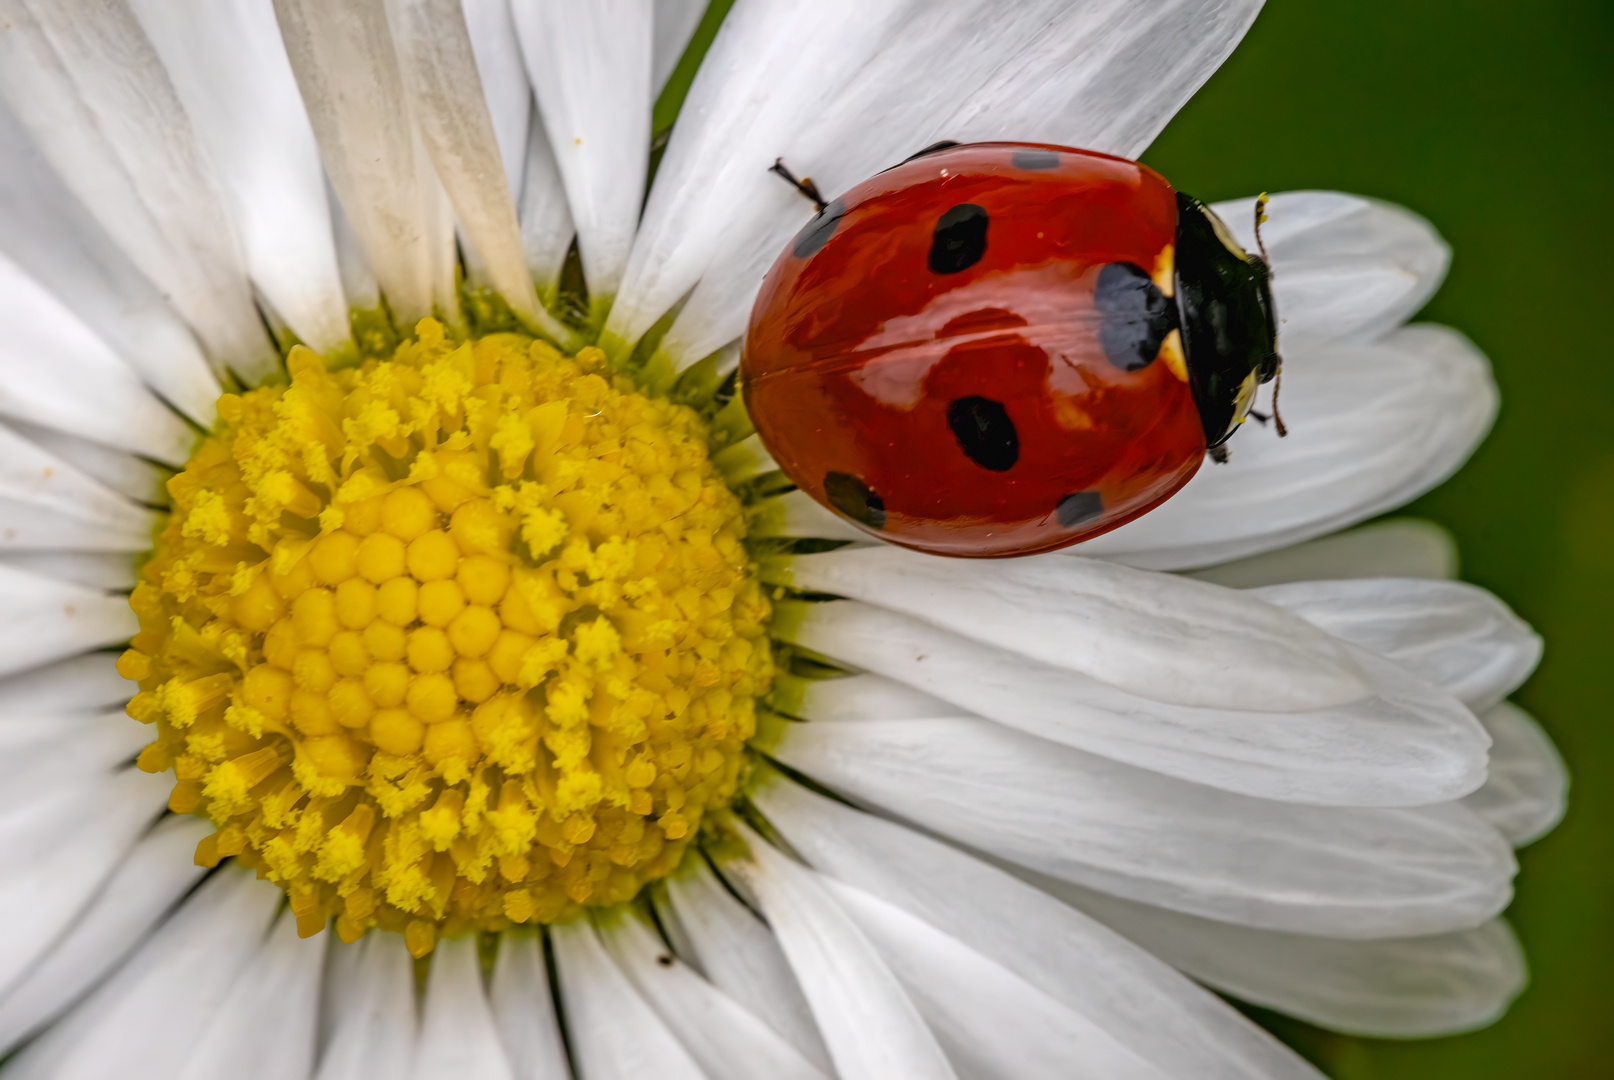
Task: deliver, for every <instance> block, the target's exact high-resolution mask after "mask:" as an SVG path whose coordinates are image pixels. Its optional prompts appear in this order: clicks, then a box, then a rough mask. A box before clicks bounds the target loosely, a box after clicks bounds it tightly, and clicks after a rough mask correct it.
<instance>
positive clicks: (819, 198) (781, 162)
mask: <svg viewBox="0 0 1614 1080" xmlns="http://www.w3.org/2000/svg"><path fill="white" fill-rule="evenodd" d="M768 171H769V172H771V173H778V174H779V175H780V176H782V177H784V180H785V183H787V184H789V185H790V186H791V187H793V188H795V189H796V190H797V191H799V192H801V195H802V198H804V199H810V200H812V204H813V205H814V206H815V207H817V208H818V211H819V213H823V211H824V207H826V206H828V205H829V203H828V202H827V201H826V200H825V199H824V196H823V195H822V194H820V193H819V190H818V185H817V184H815V183H813V178H812V177H810V176H804V177H802V178H801V179H800V180H797V179H796V174H795V173H793V172H791V171H790V170H789V169H787V168H785V159H784V158H774V159H773V166H772V167H771V168H770V169H769V170H768Z"/></svg>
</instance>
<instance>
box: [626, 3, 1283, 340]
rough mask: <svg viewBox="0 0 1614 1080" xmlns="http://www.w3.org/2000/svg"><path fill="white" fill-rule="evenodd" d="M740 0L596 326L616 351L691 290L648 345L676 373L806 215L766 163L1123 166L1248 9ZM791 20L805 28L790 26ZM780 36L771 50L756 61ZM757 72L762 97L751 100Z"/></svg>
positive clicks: (874, 167) (721, 325) (726, 319)
mask: <svg viewBox="0 0 1614 1080" xmlns="http://www.w3.org/2000/svg"><path fill="white" fill-rule="evenodd" d="M752 7H753V8H754V9H756V10H754V11H753V10H747V11H744V12H741V11H735V12H731V13H730V15H729V18H728V20H726V22H725V25H724V27H723V29H722V31H721V32H720V33H719V35H718V39H717V41H716V42H714V44H713V48H712V51H711V52H710V53H708V56H707V61H706V63H704V64H703V65H702V70H701V72H700V74H699V75H698V76H697V79H696V83H695V85H694V86H693V87H692V88H691V91H690V96H689V99H688V100H687V101H686V105H685V113H684V115H685V116H690V115H691V112H692V110H691V106H694V109H693V117H694V118H698V119H695V120H694V122H692V123H690V124H689V128H690V130H689V133H688V134H686V133H685V131H684V130H683V127H684V126H683V125H680V129H679V130H678V131H677V132H676V133H675V135H674V138H673V140H672V142H671V143H670V144H669V146H668V153H667V157H666V159H664V160H663V162H662V166H661V170H660V171H659V172H658V175H657V184H656V188H657V190H656V191H653V192H652V193H651V199H650V202H649V204H648V205H647V207H646V213H645V222H646V228H647V235H646V236H645V237H644V239H642V240H641V241H640V242H639V245H638V246H639V247H642V248H643V249H644V252H643V254H642V255H641V254H640V253H639V252H638V251H636V253H635V257H634V267H633V270H632V271H630V274H631V275H632V276H631V277H630V285H629V286H627V287H625V288H624V297H625V303H628V304H629V305H630V306H629V307H628V309H627V310H625V311H624V312H623V317H622V318H620V319H616V318H614V319H613V321H612V325H611V330H612V331H613V332H614V333H615V334H616V335H618V336H619V337H621V338H622V339H623V340H624V341H628V342H631V341H633V340H634V339H635V338H637V337H638V335H639V334H641V333H643V331H644V330H645V329H646V328H647V327H648V326H649V325H650V323H651V322H653V321H654V320H655V319H656V318H658V317H659V316H660V315H661V314H662V313H663V312H664V311H666V310H667V309H668V308H670V307H671V306H672V304H673V302H675V301H676V300H677V299H678V298H679V297H681V296H682V295H684V294H685V293H686V292H688V291H689V289H690V286H691V285H694V284H695V282H696V280H697V279H700V285H699V286H698V287H697V288H696V289H695V291H694V293H693V295H692V296H691V297H690V300H689V303H688V305H687V306H686V307H685V308H684V310H683V311H682V312H681V313H680V315H679V318H678V320H677V321H676V323H675V324H674V326H673V328H672V329H671V330H670V331H669V332H668V335H667V338H666V339H665V340H664V342H663V348H664V349H666V351H667V352H668V353H669V355H671V356H672V357H673V358H674V360H675V362H676V363H677V364H679V365H680V366H685V365H687V364H689V363H693V362H694V361H696V360H699V359H700V358H701V357H703V356H705V355H707V354H708V353H710V352H712V351H713V350H715V349H716V348H718V347H719V346H721V345H722V344H723V343H724V342H726V341H729V340H731V339H733V338H735V337H738V336H740V335H741V334H742V333H744V330H745V320H746V317H747V313H748V312H749V310H750V307H751V301H752V298H753V297H754V296H755V294H756V288H757V286H758V285H759V284H760V282H761V279H762V275H763V273H764V272H765V271H766V270H767V268H768V266H769V265H770V264H771V263H772V262H773V260H774V259H775V258H776V257H777V255H778V252H779V250H780V249H781V247H782V246H783V244H784V242H785V240H786V239H787V238H788V237H789V236H790V234H791V233H793V232H794V231H795V230H796V229H798V228H800V227H801V225H802V224H803V223H804V222H806V220H807V219H808V218H809V217H810V216H811V213H812V212H811V208H810V207H809V206H808V205H807V204H806V203H805V202H804V201H803V200H801V199H800V198H799V196H797V195H795V193H794V192H792V191H790V189H789V188H788V187H786V186H784V185H782V184H780V183H779V182H778V180H777V178H775V177H772V176H770V175H768V173H767V171H766V170H767V168H768V166H769V165H771V164H772V163H773V160H774V158H776V157H781V156H782V157H784V158H785V160H786V161H787V162H788V163H789V164H790V165H791V167H792V168H793V169H794V170H795V171H796V172H797V174H798V175H803V174H811V175H812V176H813V177H814V179H815V180H816V181H817V182H818V183H819V185H820V187H822V188H823V189H824V190H825V191H827V192H829V193H830V194H832V195H833V194H835V193H838V192H840V191H844V190H845V189H846V188H848V187H850V186H851V185H853V184H855V183H857V182H859V181H861V180H863V179H864V178H865V177H867V176H869V175H872V174H873V173H875V172H877V171H879V170H880V169H883V168H885V167H887V166H889V165H892V164H895V163H896V162H898V161H901V160H902V159H903V158H905V157H907V156H908V155H909V154H912V153H914V152H915V151H917V150H919V149H920V148H921V147H924V146H926V145H928V144H930V143H932V142H934V141H936V140H938V139H956V140H959V141H964V142H972V141H981V140H987V139H1003V138H1013V139H1021V140H1029V141H1045V142H1054V143H1061V144H1065V145H1071V146H1082V147H1088V148H1092V149H1098V150H1104V151H1108V152H1112V153H1117V154H1120V155H1123V156H1128V157H1134V156H1136V155H1137V154H1139V153H1141V152H1142V150H1143V148H1144V147H1146V146H1147V145H1148V144H1149V142H1150V141H1151V140H1152V139H1153V138H1154V136H1155V134H1156V133H1158V132H1159V130H1160V129H1161V128H1162V127H1164V126H1165V123H1166V121H1167V120H1169V119H1170V118H1171V116H1172V115H1173V114H1174V113H1175V112H1176V111H1177V109H1178V108H1180V107H1181V106H1182V104H1183V103H1184V102H1185V101H1187V100H1188V98H1189V96H1190V95H1192V93H1193V92H1194V91H1195V90H1197V89H1198V88H1199V86H1200V85H1201V84H1202V83H1203V82H1204V81H1205V79H1207V78H1208V77H1209V76H1210V74H1211V73H1212V72H1213V71H1215V70H1216V68H1217V66H1218V65H1220V63H1221V61H1222V60H1223V59H1225V58H1226V56H1227V55H1228V53H1230V52H1231V51H1232V49H1233V47H1234V46H1235V45H1236V44H1237V43H1238V41H1239V39H1240V38H1242V37H1243V35H1244V31H1245V30H1246V29H1247V28H1248V26H1249V24H1250V22H1251V21H1252V20H1253V19H1254V18H1255V14H1256V12H1257V11H1258V10H1259V9H1260V4H1259V3H1258V2H1252V0H1235V2H1230V3H1220V4H1215V5H1208V4H1201V3H1194V2H1188V0H1161V2H1154V3H1146V4H1144V3H1127V2H1123V0H1107V2H1101V3H1085V4H1070V3H1064V2H1058V0H1044V2H1034V3H1024V4H1016V5H1004V4H1001V3H990V2H984V0H957V2H951V3H940V4H939V3H923V4H901V5H896V4H870V3H866V2H865V3H863V4H859V5H853V6H848V8H847V9H846V10H840V9H839V5H835V6H834V7H832V8H829V9H826V8H825V7H824V5H822V4H820V5H817V6H816V7H815V8H813V9H799V10H798V11H794V12H789V11H780V10H778V6H775V5H767V4H756V5H753V6H752ZM808 14H812V15H815V16H817V18H816V19H814V20H812V21H806V20H805V19H804V24H803V25H796V24H794V22H793V21H792V20H793V19H795V18H801V17H804V16H806V15H808ZM737 16H741V17H740V18H737ZM731 24H732V26H731ZM763 35H768V36H770V37H772V38H774V39H775V40H773V41H772V42H769V41H759V40H758V38H761V37H763ZM725 39H728V40H725ZM786 43H788V51H787V52H784V54H783V55H776V54H774V53H773V52H772V51H771V50H775V49H778V50H781V51H782V52H783V51H784V46H785V44H786ZM730 49H733V50H734V52H732V53H731V52H729V50H730ZM826 53H827V54H828V55H825V54H826ZM939 57H945V58H946V59H945V62H938V58H939ZM714 61H715V62H714ZM708 69H710V71H709V70H708ZM759 78H760V79H764V80H766V81H767V83H768V86H769V90H770V94H769V95H768V98H769V99H770V100H765V101H764V100H760V98H761V95H757V94H755V93H754V92H752V90H751V87H752V84H753V81H754V80H757V79H759ZM772 98H777V99H779V100H778V101H777V103H776V102H775V101H774V100H771V99H772ZM686 140H687V141H686ZM708 140H710V141H711V142H713V143H715V142H717V141H718V140H722V141H721V143H720V144H719V145H722V147H723V149H724V151H727V154H726V156H725V159H724V160H723V161H721V162H718V161H715V160H711V161H705V162H703V161H701V159H700V157H699V156H695V155H701V154H706V153H711V148H710V145H709V143H708ZM681 143H682V144H683V145H680V144H681ZM685 154H690V155H692V156H694V160H689V159H686V158H685V156H684V155H685ZM663 177H666V180H665V183H666V184H667V185H668V187H669V194H668V195H667V197H666V198H665V201H662V192H661V188H662V185H663V179H662V178H663Z"/></svg>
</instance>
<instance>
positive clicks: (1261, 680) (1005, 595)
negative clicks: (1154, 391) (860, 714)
mask: <svg viewBox="0 0 1614 1080" xmlns="http://www.w3.org/2000/svg"><path fill="white" fill-rule="evenodd" d="M763 575H764V577H765V578H766V579H767V580H769V581H772V582H774V583H776V584H780V585H790V586H793V587H795V588H797V589H801V590H803V591H805V592H814V593H833V594H835V595H837V596H845V597H848V598H850V599H853V600H861V601H864V602H866V603H868V604H874V605H877V606H879V607H881V608H885V609H887V610H890V611H896V612H900V613H902V614H905V615H909V616H912V617H913V618H915V619H918V620H921V621H923V622H925V623H928V624H930V625H931V626H935V627H938V628H940V629H943V630H948V631H951V632H952V633H954V634H958V635H961V636H963V637H966V638H971V639H973V640H975V641H979V642H981V643H982V644H984V645H990V646H994V647H996V648H1000V649H1003V650H1006V651H1008V652H1013V653H1016V654H1019V655H1021V656H1025V657H1029V658H1031V659H1035V660H1040V661H1042V662H1043V663H1045V664H1050V665H1053V666H1055V667H1060V668H1064V669H1067V670H1069V671H1074V672H1077V673H1080V674H1083V675H1087V676H1089V677H1090V678H1093V679H1098V680H1101V681H1103V682H1106V683H1108V684H1110V685H1112V686H1115V687H1119V688H1120V689H1123V690H1126V691H1127V692H1129V693H1132V694H1136V695H1139V696H1141V697H1146V698H1150V699H1153V700H1155V701H1166V702H1172V703H1174V704H1179V705H1194V706H1205V707H1215V708H1229V709H1251V710H1258V711H1264V712H1300V711H1304V710H1307V709H1316V708H1324V707H1327V706H1330V705H1339V704H1343V703H1345V702H1348V701H1355V700H1357V699H1359V698H1361V697H1363V696H1365V695H1366V694H1367V693H1368V692H1369V689H1370V688H1369V683H1368V681H1367V679H1366V678H1365V677H1364V674H1363V672H1362V671H1360V670H1359V669H1358V668H1357V666H1356V664H1355V663H1354V662H1353V661H1352V660H1351V658H1350V655H1349V654H1348V653H1347V651H1346V650H1345V649H1344V648H1343V647H1341V646H1340V644H1339V643H1338V642H1336V641H1334V640H1333V639H1332V638H1330V637H1329V636H1328V634H1326V633H1322V632H1320V631H1318V630H1317V629H1315V628H1314V627H1312V626H1309V625H1307V624H1306V622H1305V621H1303V620H1302V619H1301V618H1298V617H1296V616H1294V615H1291V614H1289V613H1288V612H1287V611H1284V610H1283V609H1282V608H1279V607H1275V606H1274V605H1272V604H1270V603H1263V602H1261V600H1259V599H1257V597H1256V596H1253V595H1251V594H1249V593H1244V592H1239V591H1236V590H1233V589H1225V588H1221V587H1218V586H1214V585H1209V584H1206V583H1203V582H1198V581H1193V580H1191V579H1189V578H1183V577H1175V576H1172V575H1169V574H1154V573H1149V572H1146V571H1140V570H1133V569H1131V568H1130V567H1125V566H1117V565H1115V564H1113V563H1105V562H1099V561H1097V560H1093V559H1073V558H1069V557H1060V556H1042V557H1040V558H1029V559H996V560H985V559H981V560H969V559H938V558H934V557H932V556H928V555H918V554H915V553H913V552H910V551H905V550H903V549H901V548H896V547H891V546H889V545H883V544H882V545H879V546H875V547H867V548H853V549H841V550H838V551H826V552H822V553H820V554H815V555H797V556H794V557H792V558H789V559H788V560H779V561H778V562H777V563H774V564H771V565H766V566H765V567H764V569H763ZM846 659H852V657H846Z"/></svg>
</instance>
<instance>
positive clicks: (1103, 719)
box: [772, 563, 1489, 806]
mask: <svg viewBox="0 0 1614 1080" xmlns="http://www.w3.org/2000/svg"><path fill="white" fill-rule="evenodd" d="M965 565H969V566H974V565H976V564H974V563H970V564H965ZM1177 580H1181V579H1177ZM772 632H773V633H774V635H775V636H776V637H779V638H781V639H783V640H786V641H790V642H793V643H795V644H798V645H802V646H805V647H806V648H808V649H811V650H813V651H814V652H817V653H819V654H822V655H824V656H827V657H829V658H831V659H832V660H841V661H845V662H846V663H849V664H852V665H854V666H856V667H858V668H862V669H865V670H868V671H871V672H874V673H876V674H879V675H884V676H886V677H887V678H890V679H895V680H897V681H899V682H902V683H906V684H907V685H909V686H912V687H915V688H916V689H918V690H920V691H922V692H924V693H927V694H931V695H934V696H936V697H939V698H941V699H943V700H944V701H948V702H950V703H952V705H953V706H954V708H951V709H949V710H947V714H953V715H956V714H957V713H958V711H959V710H964V711H965V712H967V713H970V714H975V715H979V716H985V717H988V718H990V719H992V720H995V721H997V722H999V723H1001V724H1005V725H1008V726H1009V727H1014V728H1019V729H1021V730H1023V731H1027V732H1030V733H1032V734H1034V735H1038V736H1040V737H1042V738H1044V739H1050V740H1053V741H1055V742H1058V743H1063V744H1065V745H1067V746H1071V747H1075V748H1078V749H1081V750H1086V751H1089V752H1091V753H1095V754H1102V755H1104V756H1105V757H1108V758H1113V759H1115V760H1116V761H1122V762H1126V763H1127V764H1129V765H1135V766H1138V767H1140V768H1144V769H1149V770H1153V771H1155V772H1159V773H1164V774H1165V775H1168V776H1173V777H1177V778H1179V779H1182V780H1187V781H1191V782H1193V783H1196V784H1206V785H1209V786H1211V787H1216V788H1221V789H1223V790H1226V791H1230V792H1237V793H1239V794H1243V795H1253V796H1255V797H1256V798H1262V799H1277V800H1281V801H1283V802H1293V803H1310V804H1313V805H1319V806H1418V805H1423V804H1427V803H1434V802H1441V801H1444V800H1447V799H1455V798H1458V797H1460V796H1462V795H1466V794H1467V793H1468V792H1470V791H1473V790H1474V789H1475V788H1477V787H1479V785H1480V784H1482V783H1483V782H1484V780H1485V752H1486V747H1487V745H1488V743H1489V740H1488V739H1487V737H1486V735H1485V732H1484V729H1482V728H1481V727H1480V726H1479V724H1478V723H1477V722H1476V721H1475V719H1474V717H1473V714H1472V713H1470V712H1469V711H1468V709H1467V708H1465V707H1464V706H1463V704H1462V703H1461V702H1460V701H1458V700H1457V699H1456V698H1454V697H1452V696H1451V695H1450V694H1447V693H1445V692H1444V691H1442V690H1441V689H1440V688H1438V687H1436V686H1433V685H1431V684H1429V683H1426V682H1423V681H1422V680H1420V679H1417V678H1415V677H1414V676H1412V675H1410V674H1408V673H1407V672H1405V671H1402V670H1401V669H1400V668H1398V667H1396V666H1395V665H1394V664H1391V663H1388V662H1386V661H1384V660H1382V659H1380V658H1378V657H1376V656H1373V655H1372V654H1370V653H1366V652H1363V651H1361V650H1355V651H1354V652H1350V653H1347V656H1348V658H1349V659H1350V660H1351V661H1352V666H1354V667H1355V668H1357V669H1358V670H1359V671H1361V672H1362V673H1363V675H1365V676H1366V677H1367V678H1368V679H1369V680H1370V681H1371V683H1370V685H1371V687H1372V690H1371V692H1370V693H1368V694H1367V695H1365V696H1363V697H1362V698H1361V699H1359V700H1357V701H1351V702H1347V703H1345V704H1343V705H1334V706H1328V707H1321V708H1313V709H1306V710H1298V709H1297V710H1296V711H1294V712H1268V711H1265V710H1263V709H1260V708H1248V707H1246V708H1242V709H1241V708H1196V707H1193V706H1185V705H1178V704H1172V703H1170V702H1165V701H1159V700H1151V699H1149V698H1145V697H1142V696H1139V695H1136V694H1131V693H1127V692H1126V691H1123V690H1120V689H1118V688H1116V687H1115V686H1113V685H1111V684H1108V683H1104V682H1101V681H1099V680H1097V679H1094V678H1092V677H1090V676H1085V675H1083V674H1080V673H1078V672H1073V671H1070V670H1069V669H1066V668H1059V667H1054V666H1053V665H1051V664H1047V663H1043V662H1041V661H1039V660H1036V659H1032V658H1030V657H1027V656H1023V655H1020V654H1018V653H1014V652H1010V651H1008V650H1006V649H1000V648H995V647H993V646H990V645H985V644H982V643H979V642H975V641H970V640H968V639H966V638H963V637H960V636H958V635H955V634H952V633H949V632H947V631H946V630H941V629H937V628H936V627H933V626H929V625H926V624H925V623H922V622H919V621H918V620H916V619H911V618H908V617H907V616H904V615H899V614H896V613H895V612H891V611H887V610H884V609H882V608H877V607H873V606H872V605H869V604H864V603H861V602H859V601H855V600H838V601H832V602H827V603H812V604H801V603H792V602H780V603H778V604H776V606H775V621H774V623H773V627H772ZM1347 648H1348V647H1347ZM1161 655H1162V661H1161V666H1162V668H1167V669H1169V668H1168V665H1167V663H1166V662H1165V660H1164V655H1165V654H1164V653H1162V654H1161ZM1172 688H1173V687H1172V686H1170V685H1163V686H1162V690H1163V691H1164V692H1169V691H1170V690H1171V689H1172ZM1164 692H1163V693H1162V694H1161V696H1165V693H1164ZM943 715H946V714H943Z"/></svg>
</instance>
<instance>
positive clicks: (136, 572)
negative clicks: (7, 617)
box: [0, 551, 141, 592]
mask: <svg viewBox="0 0 1614 1080" xmlns="http://www.w3.org/2000/svg"><path fill="white" fill-rule="evenodd" d="M140 558H141V557H140V556H137V555H132V554H130V553H128V552H122V553H119V552H105V551H24V552H20V553H14V554H11V555H0V563H3V564H5V565H6V566H12V567H16V568H17V569H18V570H22V571H25V572H27V573H30V574H39V575H41V576H42V577H50V578H57V579H58V580H61V581H70V582H73V583H74V584H76V585H84V586H86V587H88V588H91V589H106V590H108V591H111V592H128V591H129V590H130V589H133V588H134V587H135V584H136V582H138V581H139V580H140V568H139V566H138V565H137V564H138V562H139V561H140Z"/></svg>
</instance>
